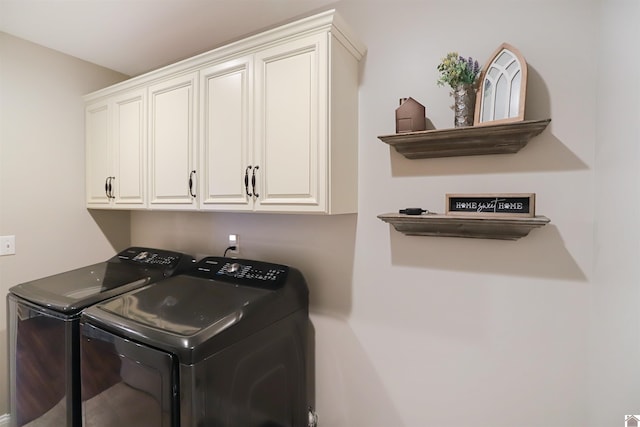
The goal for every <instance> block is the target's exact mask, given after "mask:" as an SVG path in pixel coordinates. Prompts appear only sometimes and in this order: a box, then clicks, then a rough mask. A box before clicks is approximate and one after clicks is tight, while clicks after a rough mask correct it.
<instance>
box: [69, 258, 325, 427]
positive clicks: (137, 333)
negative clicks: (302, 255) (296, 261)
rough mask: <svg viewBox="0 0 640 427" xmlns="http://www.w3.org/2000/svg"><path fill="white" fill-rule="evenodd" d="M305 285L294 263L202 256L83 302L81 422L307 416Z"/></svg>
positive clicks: (149, 425)
mask: <svg viewBox="0 0 640 427" xmlns="http://www.w3.org/2000/svg"><path fill="white" fill-rule="evenodd" d="M309 328H310V323H309V314H308V289H307V285H306V282H305V279H304V277H303V275H302V274H301V273H300V272H299V271H298V270H297V269H295V268H292V267H289V266H285V265H280V264H272V263H266V262H261V261H255V260H238V259H230V258H221V257H206V258H203V259H202V260H200V261H199V262H198V263H197V264H196V266H195V267H194V268H193V269H192V270H190V271H189V272H187V273H185V274H181V275H178V276H174V277H172V278H169V279H167V280H164V281H162V282H160V283H158V284H156V285H153V286H149V287H145V288H141V289H138V290H136V291H132V292H128V293H126V294H123V295H121V296H119V297H117V298H114V299H112V300H109V301H106V302H103V303H100V304H97V305H95V306H93V307H90V308H89V309H87V310H85V311H84V312H83V314H82V319H81V348H82V351H81V355H82V356H81V357H82V360H81V369H82V400H83V402H82V414H83V418H84V426H85V427H123V426H136V427H179V426H180V427H205V426H206V427H276V426H277V427H302V426H307V425H308V420H309V407H310V406H312V404H313V402H310V401H309V395H310V393H309V392H308V388H307V387H308V384H309V383H308V372H309V371H310V366H309V358H308V354H309V336H310V333H309Z"/></svg>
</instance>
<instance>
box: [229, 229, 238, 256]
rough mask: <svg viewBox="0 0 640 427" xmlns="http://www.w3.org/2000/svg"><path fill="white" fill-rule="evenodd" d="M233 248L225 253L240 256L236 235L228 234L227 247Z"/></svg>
mask: <svg viewBox="0 0 640 427" xmlns="http://www.w3.org/2000/svg"><path fill="white" fill-rule="evenodd" d="M231 246H235V247H236V248H235V249H229V251H228V252H227V253H228V254H230V255H239V254H240V239H239V238H238V235H237V234H229V247H231Z"/></svg>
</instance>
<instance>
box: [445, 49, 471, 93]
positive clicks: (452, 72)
mask: <svg viewBox="0 0 640 427" xmlns="http://www.w3.org/2000/svg"><path fill="white" fill-rule="evenodd" d="M438 71H440V78H439V79H438V86H444V85H445V84H448V85H449V86H451V88H452V89H455V88H456V87H457V86H460V85H462V84H471V85H473V84H475V83H476V79H477V78H478V75H479V74H480V65H479V64H478V61H476V60H474V59H473V58H471V57H469V58H466V59H465V58H463V57H462V56H460V55H458V52H449V53H448V54H447V56H445V57H444V58H442V62H441V63H440V65H438Z"/></svg>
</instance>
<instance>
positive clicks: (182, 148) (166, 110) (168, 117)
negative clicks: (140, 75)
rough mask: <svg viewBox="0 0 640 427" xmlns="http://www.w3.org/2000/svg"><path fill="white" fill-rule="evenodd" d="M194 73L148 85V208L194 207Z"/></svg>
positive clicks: (195, 83)
mask: <svg viewBox="0 0 640 427" xmlns="http://www.w3.org/2000/svg"><path fill="white" fill-rule="evenodd" d="M197 76H198V74H197V73H189V74H187V75H183V76H178V77H174V78H172V79H169V80H166V81H163V82H161V83H157V84H155V85H153V86H151V87H149V207H151V208H163V209H192V208H196V207H197V201H196V197H197V193H196V191H197V190H196V187H197V181H198V176H197V170H196V168H195V160H194V157H195V150H196V145H195V142H196V141H195V137H196V99H197V98H196V93H197V92H196V90H197Z"/></svg>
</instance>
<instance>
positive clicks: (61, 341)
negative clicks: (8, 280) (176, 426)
mask: <svg viewBox="0 0 640 427" xmlns="http://www.w3.org/2000/svg"><path fill="white" fill-rule="evenodd" d="M70 255H72V254H70ZM194 264H195V260H194V258H193V257H191V256H189V255H185V254H182V253H178V252H173V251H166V250H160V249H153V248H142V247H131V248H128V249H125V250H124V251H122V252H120V253H118V254H117V255H115V256H114V257H112V258H111V259H108V260H107V261H104V262H100V263H97V264H93V265H89V266H86V267H82V268H79V269H75V270H71V271H67V272H64V273H60V274H57V275H53V276H49V277H45V278H41V279H38V280H34V281H30V282H26V283H22V284H19V285H16V286H14V287H12V288H10V289H9V293H8V294H7V308H8V310H7V317H8V318H7V324H8V349H9V396H10V398H9V410H10V414H11V426H12V427H15V426H17V427H22V426H29V427H31V426H33V427H39V426H43V427H63V426H67V427H79V426H81V425H82V418H81V415H80V409H81V400H80V313H81V312H82V310H83V309H85V308H86V307H89V306H91V305H92V304H95V303H97V302H100V301H104V300H106V299H108V298H111V297H114V296H117V295H119V294H121V293H124V292H127V291H131V290H134V289H137V288H140V287H143V286H146V285H149V284H150V283H154V282H157V281H159V280H162V279H165V278H167V277H170V276H172V275H174V274H178V273H181V272H183V271H185V270H187V269H189V268H190V267H193V265H194Z"/></svg>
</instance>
